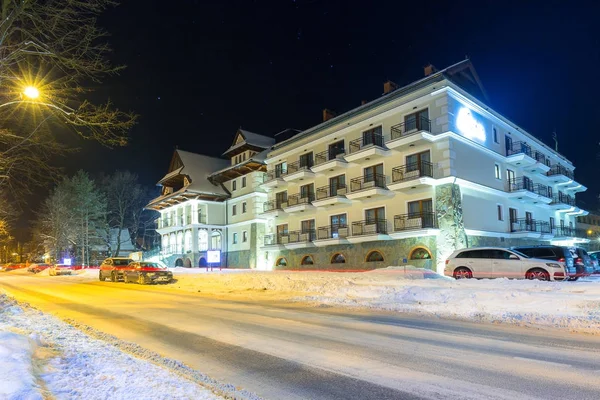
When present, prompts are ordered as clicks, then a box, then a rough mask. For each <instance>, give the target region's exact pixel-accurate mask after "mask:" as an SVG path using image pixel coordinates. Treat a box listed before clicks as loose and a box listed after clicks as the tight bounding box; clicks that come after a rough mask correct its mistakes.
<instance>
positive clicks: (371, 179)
mask: <svg viewBox="0 0 600 400" xmlns="http://www.w3.org/2000/svg"><path fill="white" fill-rule="evenodd" d="M385 181H386V177H385V175H381V174H375V175H367V176H362V177H360V178H353V179H352V180H351V181H350V191H351V192H358V191H361V190H366V189H372V188H376V187H378V188H383V189H385V188H386V186H385Z"/></svg>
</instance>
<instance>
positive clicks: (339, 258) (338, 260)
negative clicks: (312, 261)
mask: <svg viewBox="0 0 600 400" xmlns="http://www.w3.org/2000/svg"><path fill="white" fill-rule="evenodd" d="M345 262H346V257H344V255H343V254H341V253H335V254H334V255H333V256H332V257H331V263H332V264H344V263H345Z"/></svg>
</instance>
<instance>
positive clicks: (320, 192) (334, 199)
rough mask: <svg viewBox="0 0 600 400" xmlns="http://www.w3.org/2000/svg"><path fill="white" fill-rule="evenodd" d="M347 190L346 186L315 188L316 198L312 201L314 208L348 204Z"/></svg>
mask: <svg viewBox="0 0 600 400" xmlns="http://www.w3.org/2000/svg"><path fill="white" fill-rule="evenodd" d="M347 191H348V189H347V188H346V185H338V186H332V185H328V186H322V187H320V188H317V198H316V199H315V200H314V201H313V203H312V204H313V206H315V207H327V206H336V205H340V204H350V203H352V201H351V200H349V199H348V198H346V193H347Z"/></svg>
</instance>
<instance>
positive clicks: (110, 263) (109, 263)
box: [104, 258, 112, 265]
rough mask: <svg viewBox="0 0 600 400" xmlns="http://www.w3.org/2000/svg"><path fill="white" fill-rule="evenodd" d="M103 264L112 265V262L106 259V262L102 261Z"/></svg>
mask: <svg viewBox="0 0 600 400" xmlns="http://www.w3.org/2000/svg"><path fill="white" fill-rule="evenodd" d="M104 264H106V265H112V260H111V259H110V258H107V259H106V260H104Z"/></svg>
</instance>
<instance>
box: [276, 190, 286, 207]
mask: <svg viewBox="0 0 600 400" xmlns="http://www.w3.org/2000/svg"><path fill="white" fill-rule="evenodd" d="M286 202H287V191H283V192H279V193H275V208H277V209H279V208H281V203H286Z"/></svg>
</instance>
